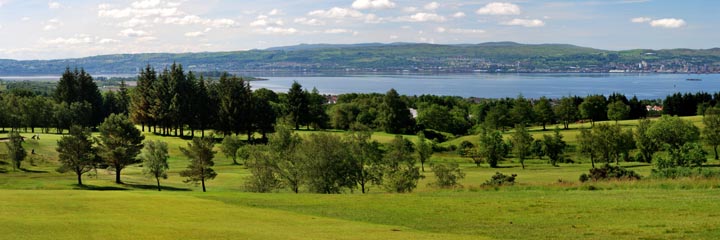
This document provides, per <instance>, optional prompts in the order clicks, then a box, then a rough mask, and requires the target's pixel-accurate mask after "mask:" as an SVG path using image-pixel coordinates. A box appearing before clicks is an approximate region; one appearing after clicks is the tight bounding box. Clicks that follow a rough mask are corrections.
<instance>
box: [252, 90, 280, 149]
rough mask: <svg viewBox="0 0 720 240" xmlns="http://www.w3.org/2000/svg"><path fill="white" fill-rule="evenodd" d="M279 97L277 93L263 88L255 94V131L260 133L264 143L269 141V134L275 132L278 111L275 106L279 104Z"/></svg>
mask: <svg viewBox="0 0 720 240" xmlns="http://www.w3.org/2000/svg"><path fill="white" fill-rule="evenodd" d="M277 102H278V96H277V94H275V92H273V91H271V90H268V89H266V88H261V89H258V90H255V91H254V92H253V113H255V117H254V118H253V124H254V126H253V129H255V130H257V131H260V133H261V134H262V139H263V141H267V134H268V133H271V132H273V131H274V130H275V122H276V120H277V115H278V114H277V111H276V109H275V107H274V106H273V104H277Z"/></svg>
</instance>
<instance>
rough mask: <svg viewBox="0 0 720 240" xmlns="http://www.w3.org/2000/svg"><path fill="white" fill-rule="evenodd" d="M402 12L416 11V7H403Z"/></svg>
mask: <svg viewBox="0 0 720 240" xmlns="http://www.w3.org/2000/svg"><path fill="white" fill-rule="evenodd" d="M402 10H403V12H409V13H412V12H417V11H418V9H417V8H416V7H404V8H403V9H402Z"/></svg>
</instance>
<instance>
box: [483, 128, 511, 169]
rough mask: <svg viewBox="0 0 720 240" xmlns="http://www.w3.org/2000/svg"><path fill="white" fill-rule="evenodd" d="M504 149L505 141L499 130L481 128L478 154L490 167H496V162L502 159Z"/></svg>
mask: <svg viewBox="0 0 720 240" xmlns="http://www.w3.org/2000/svg"><path fill="white" fill-rule="evenodd" d="M504 149H505V143H504V142H503V138H502V134H500V132H499V131H490V130H483V133H481V134H480V144H479V145H478V154H479V156H480V157H481V158H482V159H484V160H485V161H487V163H488V164H490V167H491V168H497V167H498V163H499V162H500V161H502V160H503V158H504V155H505V154H504V151H505V150H504Z"/></svg>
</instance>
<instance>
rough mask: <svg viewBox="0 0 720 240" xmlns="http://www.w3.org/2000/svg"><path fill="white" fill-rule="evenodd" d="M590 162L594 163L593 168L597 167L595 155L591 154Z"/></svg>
mask: <svg viewBox="0 0 720 240" xmlns="http://www.w3.org/2000/svg"><path fill="white" fill-rule="evenodd" d="M590 163H592V168H593V169H595V157H593V156H590Z"/></svg>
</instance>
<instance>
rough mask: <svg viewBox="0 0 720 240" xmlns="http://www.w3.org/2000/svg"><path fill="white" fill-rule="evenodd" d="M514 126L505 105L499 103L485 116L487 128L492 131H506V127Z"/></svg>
mask: <svg viewBox="0 0 720 240" xmlns="http://www.w3.org/2000/svg"><path fill="white" fill-rule="evenodd" d="M511 125H512V117H511V116H510V111H509V110H508V107H507V105H506V104H505V103H498V104H496V105H495V106H492V107H490V109H489V110H488V112H487V114H486V115H485V126H486V127H488V128H490V129H495V130H497V129H500V128H502V129H503V130H505V127H507V126H511Z"/></svg>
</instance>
